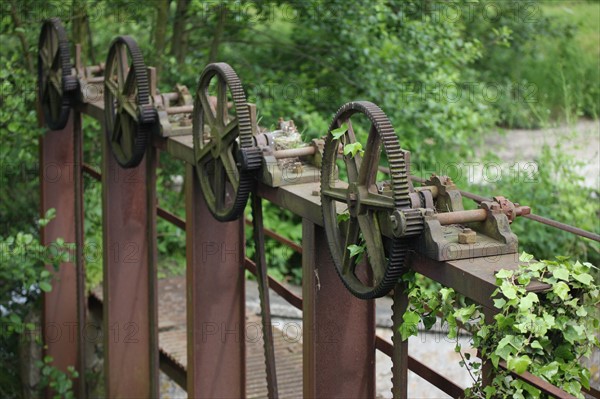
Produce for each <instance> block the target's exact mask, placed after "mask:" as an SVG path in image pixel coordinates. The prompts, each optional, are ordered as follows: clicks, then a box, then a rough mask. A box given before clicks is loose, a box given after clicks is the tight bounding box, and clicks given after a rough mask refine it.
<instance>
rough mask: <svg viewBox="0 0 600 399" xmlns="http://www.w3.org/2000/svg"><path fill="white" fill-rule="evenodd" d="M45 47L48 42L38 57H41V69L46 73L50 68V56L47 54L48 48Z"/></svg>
mask: <svg viewBox="0 0 600 399" xmlns="http://www.w3.org/2000/svg"><path fill="white" fill-rule="evenodd" d="M46 45H48V42H46V43H45V44H44V47H42V48H41V49H40V55H41V56H42V65H43V68H44V70H46V71H47V70H48V69H50V67H51V66H52V58H50V54H48V48H47V47H46Z"/></svg>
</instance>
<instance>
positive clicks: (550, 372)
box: [536, 361, 558, 381]
mask: <svg viewBox="0 0 600 399" xmlns="http://www.w3.org/2000/svg"><path fill="white" fill-rule="evenodd" d="M556 373H558V362H557V361H554V362H551V363H548V364H547V365H545V366H542V367H540V368H539V369H537V373H536V374H541V375H542V376H544V377H545V378H546V380H548V381H552V377H554V375H555V374H556Z"/></svg>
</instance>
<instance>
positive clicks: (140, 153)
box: [104, 36, 158, 168]
mask: <svg viewBox="0 0 600 399" xmlns="http://www.w3.org/2000/svg"><path fill="white" fill-rule="evenodd" d="M123 44H124V45H125V46H126V47H127V49H128V50H129V55H130V56H131V63H132V67H131V69H130V71H129V73H133V74H135V82H136V96H135V103H136V105H137V107H138V109H139V123H137V124H136V127H135V130H136V131H135V137H134V139H133V140H134V141H133V145H132V147H133V150H132V155H131V157H130V158H122V157H120V156H119V155H118V152H117V151H116V149H115V147H118V146H119V144H118V143H115V142H114V141H113V140H111V136H112V129H113V127H114V126H112V124H113V123H114V120H112V121H111V120H110V119H108V118H109V113H110V112H115V111H114V110H115V107H114V100H115V99H114V97H113V95H112V94H109V93H110V90H108V88H107V87H106V86H105V93H106V94H105V95H104V109H105V114H106V117H107V123H106V129H105V130H106V134H107V135H108V141H109V143H110V145H111V150H112V153H113V155H114V156H115V159H116V160H117V163H118V164H119V165H121V167H123V168H135V167H136V166H138V165H139V164H140V162H141V161H142V159H143V158H144V154H145V152H146V147H147V145H148V139H149V137H150V134H151V130H152V125H153V124H154V123H156V121H157V120H158V116H157V114H156V110H155V109H154V106H153V105H152V103H151V101H150V81H149V79H148V69H147V67H146V63H145V62H144V57H143V55H142V52H141V50H140V48H139V47H138V45H137V43H136V41H135V40H134V39H133V38H132V37H131V36H119V37H117V38H116V39H115V40H113V42H112V44H111V46H110V49H109V51H108V57H107V59H106V68H105V70H104V80H105V82H106V81H108V79H109V76H108V75H109V74H110V73H111V69H112V65H113V63H115V62H119V61H118V58H117V56H116V55H117V54H116V52H117V46H118V45H123Z"/></svg>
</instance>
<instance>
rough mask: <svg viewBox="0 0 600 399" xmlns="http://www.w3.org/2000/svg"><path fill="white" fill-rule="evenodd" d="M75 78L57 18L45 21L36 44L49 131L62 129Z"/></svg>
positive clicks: (65, 37) (39, 84)
mask: <svg viewBox="0 0 600 399" xmlns="http://www.w3.org/2000/svg"><path fill="white" fill-rule="evenodd" d="M75 89H77V78H76V77H75V76H74V74H73V71H72V68H71V53H70V51H69V41H68V40H67V34H66V32H65V29H64V27H63V26H62V23H61V22H60V19H58V18H50V19H48V20H46V21H44V23H43V25H42V31H41V33H40V39H39V44H38V90H39V101H40V103H41V106H42V110H43V112H44V121H45V123H46V124H47V125H48V127H49V128H50V129H52V130H59V129H62V128H64V127H65V125H66V124H67V120H68V119H69V111H70V109H71V98H72V94H73V92H74V90H75Z"/></svg>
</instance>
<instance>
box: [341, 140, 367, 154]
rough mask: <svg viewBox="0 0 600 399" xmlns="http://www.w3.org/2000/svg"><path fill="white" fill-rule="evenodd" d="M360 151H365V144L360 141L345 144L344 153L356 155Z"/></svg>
mask: <svg viewBox="0 0 600 399" xmlns="http://www.w3.org/2000/svg"><path fill="white" fill-rule="evenodd" d="M358 152H360V153H361V154H362V153H364V151H363V146H362V144H361V143H359V142H358V141H357V142H356V143H351V144H346V145H345V146H344V155H349V154H350V155H352V157H354V156H356V154H357V153H358Z"/></svg>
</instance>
